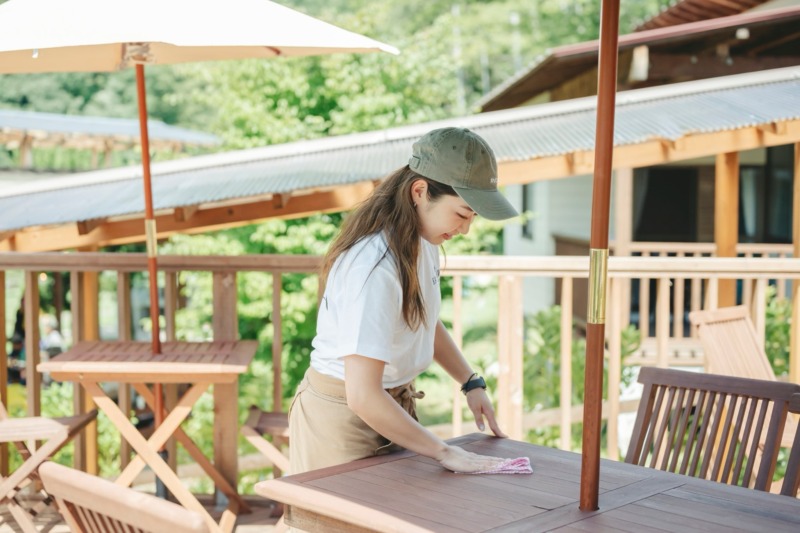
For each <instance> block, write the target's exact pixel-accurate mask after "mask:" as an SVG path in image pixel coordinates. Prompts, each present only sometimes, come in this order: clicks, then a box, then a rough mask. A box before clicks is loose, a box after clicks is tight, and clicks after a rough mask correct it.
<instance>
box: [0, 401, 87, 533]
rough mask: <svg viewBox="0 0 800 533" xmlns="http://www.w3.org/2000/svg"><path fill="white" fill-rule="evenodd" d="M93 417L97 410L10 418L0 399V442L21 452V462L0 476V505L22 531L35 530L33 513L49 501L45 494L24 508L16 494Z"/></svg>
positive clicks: (37, 511)
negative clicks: (37, 443)
mask: <svg viewBox="0 0 800 533" xmlns="http://www.w3.org/2000/svg"><path fill="white" fill-rule="evenodd" d="M96 417H97V410H92V411H90V412H88V413H86V414H82V415H77V416H70V417H64V418H45V417H39V416H36V417H20V418H11V417H9V416H8V412H7V411H6V409H5V406H3V405H2V404H1V403H0V442H2V443H12V444H13V445H14V446H15V447H16V448H17V450H19V453H20V454H21V455H22V459H23V463H22V465H21V466H20V467H19V468H17V469H16V470H14V472H12V473H11V475H9V476H8V477H5V478H4V477H2V476H0V505H8V510H9V511H10V513H11V516H13V517H14V520H16V521H17V523H18V524H19V526H20V527H21V528H22V530H23V531H24V532H26V533H28V532H35V531H36V528H35V526H34V517H35V515H36V514H38V513H39V512H40V511H41V510H42V509H41V507H42V506H47V505H48V504H49V503H50V498H49V497H48V496H45V498H44V500H43V501H42V502H41V504H40V505H36V506H34V507H33V508H26V507H25V506H23V505H22V501H21V498H20V497H19V496H20V494H19V492H20V490H22V489H23V488H24V487H25V486H27V485H28V484H29V483H31V482H32V481H38V479H39V476H38V472H37V469H38V468H39V466H40V465H41V464H42V463H43V462H45V461H46V460H47V459H49V458H50V457H52V456H53V454H55V453H56V452H57V451H58V450H59V449H61V447H62V446H64V445H65V444H67V443H68V442H69V441H70V440H71V439H72V438H73V437H74V436H75V435H76V434H77V433H78V432H79V431H80V430H82V429H83V428H84V427H85V426H86V425H87V424H88V423H89V422H91V421H92V420H94V419H95V418H96ZM34 441H43V443H42V445H41V446H40V447H39V448H37V449H35V450H34V449H32V448H29V447H28V443H29V442H34Z"/></svg>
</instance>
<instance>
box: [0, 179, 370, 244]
mask: <svg viewBox="0 0 800 533" xmlns="http://www.w3.org/2000/svg"><path fill="white" fill-rule="evenodd" d="M372 190H373V185H372V182H365V183H359V184H355V185H348V186H345V187H339V188H336V189H331V190H327V191H322V192H316V193H312V194H307V195H302V196H295V197H294V199H293V200H292V202H291V204H290V205H288V206H287V207H285V208H283V209H276V208H275V206H274V205H273V203H272V199H269V200H263V199H262V200H259V201H257V202H252V203H242V204H236V205H228V206H219V207H212V208H208V209H201V210H199V211H197V213H195V215H194V216H193V217H192V218H191V220H188V221H178V220H175V217H174V216H173V215H172V214H164V215H159V216H156V221H157V222H156V226H157V228H158V235H157V236H158V238H159V239H163V238H166V237H169V236H170V235H172V234H174V233H189V234H191V233H203V232H206V231H214V230H220V229H226V228H232V227H237V226H243V225H246V224H254V223H257V222H261V221H263V220H267V219H270V218H276V217H280V218H300V217H304V216H309V215H312V214H315V213H329V212H336V211H344V210H347V209H351V208H352V207H353V206H355V205H356V204H358V203H359V202H361V201H362V200H364V199H366V198H367V196H369V194H370V192H372ZM143 241H144V223H143V221H142V219H141V218H132V219H126V220H118V221H108V222H106V223H105V224H102V225H101V226H100V227H98V228H95V230H94V231H93V232H92V233H91V234H87V235H80V234H79V233H78V231H77V229H76V227H75V225H74V224H69V225H63V226H56V227H53V228H32V229H27V230H23V231H20V232H17V233H16V234H15V236H14V241H13V242H10V241H9V240H8V239H7V240H6V241H3V242H0V251H18V252H44V251H54V250H67V249H71V248H78V247H84V246H109V245H112V244H126V243H132V242H143Z"/></svg>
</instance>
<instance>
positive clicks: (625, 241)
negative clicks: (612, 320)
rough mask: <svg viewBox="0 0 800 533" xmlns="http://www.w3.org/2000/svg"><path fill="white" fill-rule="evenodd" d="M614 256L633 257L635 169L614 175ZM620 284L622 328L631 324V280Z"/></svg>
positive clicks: (619, 282)
mask: <svg viewBox="0 0 800 533" xmlns="http://www.w3.org/2000/svg"><path fill="white" fill-rule="evenodd" d="M614 187H615V190H614V193H615V199H614V204H615V207H614V250H613V252H614V255H615V256H617V257H628V256H629V255H631V243H632V242H633V169H632V168H630V167H623V168H618V169H617V170H616V173H615V175H614ZM616 283H618V284H620V290H621V291H622V292H621V293H620V298H621V300H620V305H621V306H622V309H623V310H624V311H623V313H622V315H621V317H622V322H621V323H620V324H619V327H620V328H624V327H625V326H627V325H628V324H630V323H631V280H630V278H618V279H617V280H616Z"/></svg>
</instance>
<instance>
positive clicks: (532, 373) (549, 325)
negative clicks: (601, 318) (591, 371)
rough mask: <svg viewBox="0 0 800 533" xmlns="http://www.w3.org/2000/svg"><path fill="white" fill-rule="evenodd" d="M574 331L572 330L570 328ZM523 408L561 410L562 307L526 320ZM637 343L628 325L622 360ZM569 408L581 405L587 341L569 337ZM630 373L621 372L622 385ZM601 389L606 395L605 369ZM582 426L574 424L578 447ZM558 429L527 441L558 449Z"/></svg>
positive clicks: (542, 430)
mask: <svg viewBox="0 0 800 533" xmlns="http://www.w3.org/2000/svg"><path fill="white" fill-rule="evenodd" d="M573 328H574V326H573ZM525 333H526V337H525V345H524V369H523V372H524V380H525V387H524V408H525V410H526V411H539V410H543V409H548V408H554V407H560V403H561V402H560V398H561V375H560V372H561V306H558V305H555V306H553V307H550V308H548V309H544V310H542V311H539V312H538V313H536V314H534V315H532V316H531V317H529V318H528V319H527V321H526V326H525ZM639 343H640V333H639V330H638V329H636V328H635V327H633V326H631V325H629V326H628V327H626V328H625V329H624V330H623V331H622V358H623V359H624V358H625V357H626V356H627V355H630V354H631V353H633V352H634V351H635V350H636V349H637V348H638V347H639ZM571 354H572V384H571V385H572V398H571V405H578V404H581V403H583V398H584V372H585V369H586V339H585V338H583V337H576V336H575V335H573V336H572V346H571ZM630 379H631V373H630V372H627V371H626V370H625V369H623V372H622V376H621V382H622V384H623V385H627V384H629V382H630ZM603 389H604V390H605V391H608V369H607V367H605V365H604V371H603ZM580 428H581V424H579V423H577V424H573V432H572V440H573V443H575V444H576V445H577V441H578V440H579V439H580ZM559 434H560V428H559V427H557V426H551V427H542V428H534V429H532V430H531V431H530V432H529V433H528V440H529V441H530V442H533V443H535V444H540V445H543V446H550V447H557V446H558V440H559Z"/></svg>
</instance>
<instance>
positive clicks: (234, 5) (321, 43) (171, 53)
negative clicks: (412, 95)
mask: <svg viewBox="0 0 800 533" xmlns="http://www.w3.org/2000/svg"><path fill="white" fill-rule="evenodd" d="M377 51H385V52H390V53H397V50H396V49H395V48H393V47H391V46H388V45H385V44H383V43H380V42H378V41H375V40H373V39H370V38H367V37H364V36H363V35H359V34H356V33H352V32H350V31H346V30H343V29H341V28H338V27H336V26H333V25H331V24H328V23H325V22H322V21H320V20H317V19H315V18H313V17H309V16H307V15H304V14H302V13H298V12H297V11H293V10H291V9H289V8H286V7H283V6H281V5H278V4H275V3H273V2H270V1H268V0H225V1H224V2H210V1H197V0H137V1H136V2H126V1H123V0H69V1H66V0H10V1H8V2H6V3H5V4H2V5H0V74H12V73H15V74H20V73H42V72H101V71H116V70H121V69H124V68H127V67H135V68H136V88H137V99H138V104H139V129H140V132H141V145H142V173H143V184H144V207H145V234H146V235H147V256H148V257H147V258H148V261H147V263H148V272H149V275H150V317H151V321H152V346H153V353H154V354H158V353H161V341H160V338H159V333H160V332H159V329H160V328H159V309H158V288H157V259H156V224H155V219H154V213H153V198H152V187H151V183H150V144H149V138H148V132H147V101H146V98H145V94H146V91H145V78H144V66H145V65H150V64H153V65H156V64H157V65H167V64H173V63H183V62H190V61H215V60H223V59H244V58H259V57H261V58H271V57H276V56H303V55H315V54H330V53H337V52H347V53H352V52H377ZM154 392H155V397H156V402H155V408H154V411H155V419H156V420H155V422H156V426H158V425H160V422H161V419H162V416H163V409H162V404H161V402H162V395H161V386H160V385H159V384H157V385H156V387H155V391H154Z"/></svg>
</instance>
